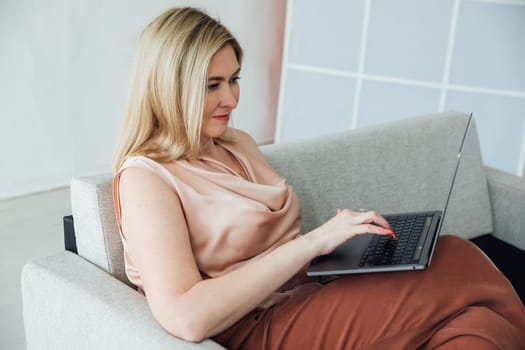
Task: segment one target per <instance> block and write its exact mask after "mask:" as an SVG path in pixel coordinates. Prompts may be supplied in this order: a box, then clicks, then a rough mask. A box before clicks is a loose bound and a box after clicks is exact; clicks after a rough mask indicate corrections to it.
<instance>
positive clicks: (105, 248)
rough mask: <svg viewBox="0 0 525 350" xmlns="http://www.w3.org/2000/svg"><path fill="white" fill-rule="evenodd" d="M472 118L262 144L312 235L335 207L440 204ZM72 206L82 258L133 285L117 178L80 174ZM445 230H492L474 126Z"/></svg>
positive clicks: (398, 208)
mask: <svg viewBox="0 0 525 350" xmlns="http://www.w3.org/2000/svg"><path fill="white" fill-rule="evenodd" d="M466 121H467V116H466V115H464V114H461V113H441V114H436V115H426V116H422V117H417V118H412V119H407V120H403V121H397V122H393V123H388V124H383V125H379V126H376V127H369V128H363V129H358V130H353V131H346V132H341V133H338V134H334V135H330V136H324V137H321V138H318V139H315V140H309V141H305V142H296V143H290V144H276V145H269V146H263V147H261V149H262V151H263V153H265V155H266V156H267V157H268V160H269V161H270V163H271V164H272V165H273V166H274V167H275V169H276V170H277V171H278V172H279V173H280V174H281V175H282V176H284V177H285V178H287V179H288V182H289V183H290V184H291V185H292V186H293V187H294V189H295V191H296V193H297V194H298V196H299V198H300V200H301V205H302V213H303V232H308V231H310V230H311V229H313V228H315V227H317V226H319V225H321V224H322V223H324V222H325V221H326V220H327V219H329V218H330V217H331V216H333V215H334V214H335V210H336V208H353V209H359V208H366V209H375V210H378V211H379V212H381V213H384V214H387V213H395V212H405V211H422V210H434V209H441V208H442V207H443V204H444V200H445V197H446V192H447V189H448V185H449V181H450V178H451V174H452V169H453V166H454V164H455V161H456V155H457V150H458V147H459V142H460V141H461V137H462V136H463V131H464V128H465V126H466ZM71 206H72V213H73V218H74V225H75V234H76V241H77V249H78V253H79V255H81V256H83V257H84V258H86V259H88V260H90V261H91V262H93V263H94V264H96V265H98V266H99V267H101V268H102V269H104V270H105V271H107V272H109V273H111V274H112V275H114V276H115V277H117V278H118V279H120V280H121V281H123V282H125V283H127V284H130V283H129V281H128V280H127V278H126V276H125V272H124V262H123V252H122V243H121V241H120V236H119V233H118V228H117V224H116V221H115V215H114V209H113V196H112V175H111V174H105V175H100V176H91V177H84V178H74V179H73V180H72V182H71ZM443 232H449V233H455V234H458V235H460V236H463V237H465V238H472V237H475V236H477V235H481V234H485V233H490V232H492V217H491V208H490V201H489V197H488V190H487V183H486V179H485V171H484V167H483V164H482V161H481V153H480V147H479V141H478V138H477V132H476V127H475V124H473V126H472V128H471V130H470V132H469V136H468V138H467V140H466V144H465V148H464V152H463V157H462V161H461V166H460V170H459V173H458V176H457V179H456V183H455V186H454V191H453V194H452V198H451V202H450V204H449V209H448V212H447V216H446V219H445V222H444V227H443Z"/></svg>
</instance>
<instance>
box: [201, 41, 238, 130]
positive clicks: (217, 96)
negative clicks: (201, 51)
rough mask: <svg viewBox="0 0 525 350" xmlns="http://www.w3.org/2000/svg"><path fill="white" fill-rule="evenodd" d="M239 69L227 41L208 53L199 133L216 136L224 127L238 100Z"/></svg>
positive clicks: (225, 128) (226, 126) (226, 127)
mask: <svg viewBox="0 0 525 350" xmlns="http://www.w3.org/2000/svg"><path fill="white" fill-rule="evenodd" d="M240 70H241V67H240V65H239V62H238V61H237V56H236V55H235V51H234V50H233V48H232V47H231V45H226V46H225V47H223V48H222V49H220V50H219V51H217V53H216V54H215V55H214V56H213V57H212V59H211V61H210V66H209V67H208V87H207V93H206V101H205V103H204V115H203V118H202V129H201V135H202V136H204V137H212V138H215V137H220V136H222V135H224V133H225V132H226V130H227V129H228V121H229V120H230V113H231V111H232V110H233V109H234V108H235V107H237V103H238V102H239V92H240V87H239V78H240V77H239V73H240Z"/></svg>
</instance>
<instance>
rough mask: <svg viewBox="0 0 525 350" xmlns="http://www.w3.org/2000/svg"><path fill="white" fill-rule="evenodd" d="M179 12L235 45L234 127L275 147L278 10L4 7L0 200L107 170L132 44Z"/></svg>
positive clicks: (137, 4)
mask: <svg viewBox="0 0 525 350" xmlns="http://www.w3.org/2000/svg"><path fill="white" fill-rule="evenodd" d="M180 5H191V6H196V7H202V8H205V9H206V10H207V11H208V12H209V13H210V15H212V16H214V17H219V18H220V19H221V21H222V22H223V23H224V24H225V25H226V26H227V27H228V28H229V29H230V30H231V31H232V32H233V33H234V35H236V36H237V37H238V39H239V41H240V42H241V45H242V46H243V47H244V49H245V54H246V55H245V61H244V64H243V71H242V74H241V77H242V79H241V86H242V89H241V102H240V104H239V107H238V109H237V111H236V113H235V115H234V124H235V126H236V127H239V128H242V129H245V130H247V131H248V132H250V133H251V134H252V135H253V136H254V137H255V138H256V140H257V141H258V142H259V143H268V142H272V141H273V135H274V125H275V115H276V109H277V99H278V93H279V92H278V88H279V79H280V70H281V57H282V53H281V51H282V40H283V39H282V38H283V31H284V16H285V7H286V3H285V1H281V0H271V1H256V0H250V1H246V0H221V1H215V0H199V1H167V0H149V1H143V0H134V1H124V0H111V1H104V0H92V1H89V0H75V1H68V0H46V1H30V0H2V1H1V2H0V125H1V127H0V149H1V150H2V157H1V158H2V161H1V163H0V164H1V168H0V169H1V175H0V199H2V198H8V197H13V196H18V195H23V194H26V193H30V192H35V191H43V190H47V189H50V188H54V187H60V186H65V185H67V184H69V181H70V179H71V177H72V176H73V175H77V176H78V175H88V174H93V173H101V172H110V171H111V158H112V155H113V152H114V147H115V142H116V138H117V134H118V128H119V125H120V121H121V115H122V110H123V105H124V101H125V97H126V92H127V82H128V79H129V73H130V71H131V62H132V59H133V54H134V52H135V49H136V45H137V39H138V36H139V34H140V32H141V31H142V29H143V28H144V26H145V25H146V24H147V23H148V22H149V21H151V20H152V19H153V18H154V17H156V16H157V15H159V14H160V13H161V12H162V11H163V10H165V9H167V8H169V7H172V6H180Z"/></svg>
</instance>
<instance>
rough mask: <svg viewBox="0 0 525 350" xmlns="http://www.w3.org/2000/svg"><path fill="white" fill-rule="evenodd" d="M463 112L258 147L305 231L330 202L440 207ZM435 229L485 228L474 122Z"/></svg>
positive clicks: (395, 208) (384, 209) (329, 211)
mask: <svg viewBox="0 0 525 350" xmlns="http://www.w3.org/2000/svg"><path fill="white" fill-rule="evenodd" d="M467 118H468V117H467V116H466V115H465V114H463V113H440V114H435V115H425V116H421V117H416V118H409V119H405V120H401V121H396V122H392V123H386V124H381V125H378V126H374V127H368V128H361V129H357V130H352V131H345V132H341V133H338V134H334V135H329V136H324V137H320V138H318V139H316V140H311V141H309V142H295V143H290V144H277V145H269V146H264V147H263V148H262V150H263V152H264V153H265V154H266V156H267V157H268V159H269V161H270V163H272V165H273V166H274V167H275V168H276V170H277V171H278V172H279V173H280V174H281V175H283V176H284V177H285V178H287V179H288V181H289V183H290V184H291V185H292V186H293V187H294V189H295V191H296V192H297V194H298V196H299V198H300V199H301V204H302V213H303V231H304V232H308V231H310V230H312V229H313V228H315V227H317V226H319V225H321V224H322V223H324V222H325V221H326V220H327V219H329V218H330V217H331V216H333V215H334V214H335V210H336V208H353V209H358V208H368V209H375V210H378V211H379V212H381V213H383V214H389V213H399V212H412V211H425V210H435V209H442V208H443V206H444V202H445V198H446V194H447V191H448V187H449V183H450V179H451V175H452V170H453V167H454V165H455V162H456V159H457V152H458V149H459V145H460V142H461V139H462V137H463V133H464V130H465V127H466V123H467ZM442 232H445V233H455V234H457V235H459V236H462V237H464V238H472V237H475V236H479V235H481V234H485V233H489V232H492V216H491V208H490V201H489V195H488V190H487V182H486V178H485V170H484V168H483V164H482V160H481V153H480V146H479V140H478V137H477V131H476V127H475V124H473V125H472V127H471V129H470V132H469V135H468V137H467V140H466V141H465V146H464V151H463V155H462V160H461V165H460V169H459V172H458V175H457V179H456V183H455V185H454V189H453V193H452V197H451V200H450V204H449V208H448V211H447V215H446V218H445V221H444V224H443V230H442Z"/></svg>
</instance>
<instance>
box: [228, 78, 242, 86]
mask: <svg viewBox="0 0 525 350" xmlns="http://www.w3.org/2000/svg"><path fill="white" fill-rule="evenodd" d="M239 79H241V77H233V78H231V79H230V84H237V83H238V82H239Z"/></svg>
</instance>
